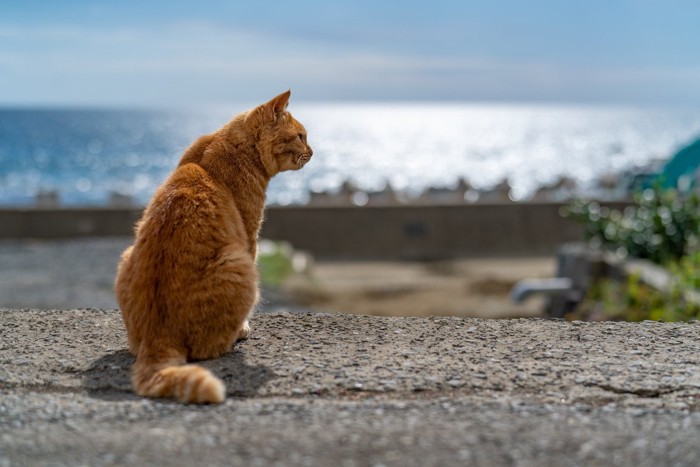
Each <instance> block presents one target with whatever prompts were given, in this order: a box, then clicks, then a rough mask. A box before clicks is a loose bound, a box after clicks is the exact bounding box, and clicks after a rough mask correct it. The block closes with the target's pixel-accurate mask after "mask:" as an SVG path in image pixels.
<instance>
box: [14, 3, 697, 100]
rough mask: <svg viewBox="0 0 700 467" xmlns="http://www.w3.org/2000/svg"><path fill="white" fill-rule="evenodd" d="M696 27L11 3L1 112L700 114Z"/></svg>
mask: <svg viewBox="0 0 700 467" xmlns="http://www.w3.org/2000/svg"><path fill="white" fill-rule="evenodd" d="M699 24H700V2H697V1H694V0H665V1H651V0H619V1H615V0H606V1H602V0H587V1H574V0H528V1H522V0H492V1H467V0H462V1H442V0H432V1H430V2H427V1H423V2H414V1H380V0H373V1H365V0H359V1H352V2H343V1H336V2H331V1H304V0H298V1H295V2H289V1H279V0H267V1H265V2H254V1H246V2H243V1H206V0H202V1H197V2H194V1H181V0H171V1H146V0H138V1H132V0H122V1H109V0H107V1H99V2H97V1H94V0H90V1H82V0H76V1H60V2H59V1H55V2H54V1H51V2H49V1H46V0H41V1H37V0H14V1H12V0H10V1H5V2H2V4H0V105H47V106H53V105H80V106H85V105H87V106H91V105H95V106H104V105H119V106H140V107H149V106H168V107H179V106H190V105H198V104H200V105H212V104H217V103H228V102H240V101H246V102H257V101H260V100H261V99H265V98H267V97H268V96H271V95H274V94H275V93H277V92H280V91H282V90H285V89H287V88H292V90H293V92H294V94H295V96H297V97H298V98H301V99H303V100H305V101H314V100H376V99H380V100H412V101H413V100H460V101H526V102H533V101H536V102H539V101H543V102H595V103H598V102H603V103H641V104H673V105H678V104H682V105H700V51H699V50H698V44H700V27H699V26H698V25H699Z"/></svg>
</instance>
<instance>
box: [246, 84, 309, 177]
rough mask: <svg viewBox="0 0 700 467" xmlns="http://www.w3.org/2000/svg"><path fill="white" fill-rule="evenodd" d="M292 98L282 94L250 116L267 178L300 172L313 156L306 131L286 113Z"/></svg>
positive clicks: (287, 93)
mask: <svg viewBox="0 0 700 467" xmlns="http://www.w3.org/2000/svg"><path fill="white" fill-rule="evenodd" d="M291 94H292V92H291V91H286V92H283V93H282V94H280V95H279V96H277V97H275V98H273V99H272V100H270V101H269V102H267V103H265V104H263V105H261V106H258V107H256V108H255V109H253V110H252V111H251V112H250V114H249V118H250V117H253V119H254V120H255V122H256V125H257V126H258V132H259V133H258V141H257V147H258V150H259V152H260V156H261V158H262V162H263V164H264V165H265V168H266V169H267V171H268V173H269V174H270V175H274V174H276V173H279V172H284V171H285V170H299V169H301V168H302V167H304V165H306V163H307V162H309V160H310V159H311V156H312V155H313V150H312V149H311V146H309V144H308V143H307V141H306V129H305V128H304V126H303V125H302V124H301V123H299V122H298V121H297V120H296V119H295V118H294V117H292V114H290V113H289V112H287V110H286V109H287V104H288V103H289V96H290V95H291Z"/></svg>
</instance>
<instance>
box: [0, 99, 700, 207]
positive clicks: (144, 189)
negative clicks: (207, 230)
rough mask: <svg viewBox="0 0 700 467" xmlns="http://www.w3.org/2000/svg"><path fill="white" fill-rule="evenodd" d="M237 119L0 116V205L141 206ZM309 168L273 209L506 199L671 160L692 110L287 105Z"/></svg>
mask: <svg viewBox="0 0 700 467" xmlns="http://www.w3.org/2000/svg"><path fill="white" fill-rule="evenodd" d="M245 108H246V107H240V106H235V105H231V106H227V107H225V108H224V107H221V108H216V109H197V110H188V111H185V110H125V109H114V110H105V109H26V108H25V109H0V205H6V206H8V205H9V206H29V205H32V204H33V203H34V202H35V199H36V196H37V194H38V193H42V192H43V193H46V192H55V193H56V195H57V196H58V198H59V200H60V203H61V204H63V205H66V206H87V205H90V206H95V205H97V206H101V205H106V204H108V203H109V202H110V199H113V196H114V195H115V194H118V195H125V196H129V197H132V198H133V200H134V201H135V202H136V203H139V204H144V203H146V202H147V201H148V199H149V198H150V197H151V195H152V194H153V192H154V190H155V189H156V187H157V186H158V185H159V184H160V183H162V181H163V180H164V179H165V178H166V177H167V175H168V173H170V172H171V171H172V170H173V168H174V167H175V166H176V165H177V162H178V160H179V158H180V155H181V154H182V152H183V151H184V149H185V148H186V147H187V146H188V145H189V144H190V143H191V142H192V141H193V140H194V139H195V138H197V137H198V136H200V135H203V134H207V133H210V132H212V131H214V130H216V129H217V128H219V127H220V126H221V125H222V124H224V123H225V122H226V121H227V120H228V119H230V118H231V117H232V116H234V115H235V114H237V113H238V112H240V111H241V110H244V109H245ZM290 111H291V112H292V114H293V115H294V116H295V117H296V118H297V119H298V120H299V121H301V122H302V123H303V124H304V125H305V126H306V129H307V131H308V140H309V143H310V144H311V146H312V147H313V149H314V156H313V158H312V160H311V162H310V163H309V164H307V166H306V167H305V168H304V169H302V170H300V171H297V172H287V173H282V174H280V175H278V176H276V177H275V178H274V179H273V181H272V183H271V184H270V187H269V189H268V202H269V203H270V204H279V205H289V204H298V203H305V202H306V201H307V200H308V199H309V193H310V192H312V191H313V192H324V191H325V192H334V191H338V190H339V188H340V186H341V184H342V183H343V182H344V181H351V182H352V183H354V184H355V185H357V186H358V187H359V188H361V189H363V190H366V191H378V190H382V189H383V188H384V187H385V186H386V185H387V184H391V186H392V187H393V188H394V189H395V190H399V191H403V192H406V193H407V194H409V195H418V194H420V193H421V192H422V191H424V190H426V189H428V188H429V187H439V188H449V187H452V186H455V185H456V184H457V183H458V181H459V180H460V179H464V180H467V181H468V182H469V183H471V185H472V186H474V187H475V188H477V189H484V190H487V189H489V188H490V187H493V186H494V185H496V184H498V183H499V182H501V181H502V180H505V179H507V180H508V181H509V183H510V185H511V187H512V195H513V198H514V199H516V200H527V199H528V198H529V197H530V196H532V194H533V193H534V192H535V190H537V188H538V187H540V186H543V185H547V184H552V183H554V182H556V181H557V180H558V179H559V178H560V177H570V178H573V179H574V180H576V182H577V184H578V185H579V187H580V190H582V191H583V192H585V191H586V190H590V189H593V188H594V187H595V186H596V184H597V183H598V181H599V180H600V179H601V178H602V177H606V176H609V175H611V174H619V173H622V172H624V171H629V170H632V169H634V168H635V167H640V166H644V165H646V164H649V163H651V162H654V161H658V160H664V159H667V158H669V157H670V156H671V155H672V154H673V153H674V152H675V151H677V150H678V149H680V148H682V147H683V146H685V145H687V144H689V143H690V142H692V141H694V140H695V139H697V138H698V137H700V109H697V108H695V109H693V108H660V107H634V106H605V105H541V104H537V105H530V104H502V103H499V104H475V103H408V102H406V103H314V104H293V105H291V107H290Z"/></svg>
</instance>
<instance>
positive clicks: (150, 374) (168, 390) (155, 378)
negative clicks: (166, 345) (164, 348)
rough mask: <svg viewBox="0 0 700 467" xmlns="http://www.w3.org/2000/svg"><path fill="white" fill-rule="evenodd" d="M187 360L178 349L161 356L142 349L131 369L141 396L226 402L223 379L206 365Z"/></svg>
mask: <svg viewBox="0 0 700 467" xmlns="http://www.w3.org/2000/svg"><path fill="white" fill-rule="evenodd" d="M185 363H186V360H185V356H184V355H182V354H179V353H177V352H175V351H169V352H160V353H159V354H158V355H152V354H146V353H145V352H139V356H138V358H137V359H136V363H135V364H134V366H133V368H132V378H131V380H132V383H133V386H134V390H135V391H136V393H137V394H139V395H141V396H146V397H161V398H171V399H177V400H178V401H180V402H184V403H187V404H207V403H208V404H219V403H221V402H223V401H224V399H225V398H226V387H225V386H224V383H223V381H221V380H220V379H219V378H217V377H216V376H214V375H213V374H212V373H211V372H210V371H209V370H207V369H206V368H203V367H201V366H199V365H185Z"/></svg>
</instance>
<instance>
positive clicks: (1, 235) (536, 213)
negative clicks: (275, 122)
mask: <svg viewBox="0 0 700 467" xmlns="http://www.w3.org/2000/svg"><path fill="white" fill-rule="evenodd" d="M610 205H611V207H619V206H623V205H622V204H617V205H612V204H610ZM562 206H563V205H562V204H560V203H510V204H474V205H436V206H391V207H379V206H378V207H308V206H299V207H270V208H268V209H267V212H266V221H265V224H264V225H263V230H262V236H263V237H265V238H270V239H273V240H286V241H289V242H290V243H292V244H293V245H294V246H295V247H296V248H299V249H303V250H307V251H309V252H311V253H312V254H314V255H315V256H316V257H318V258H323V259H391V260H395V259H414V260H415V259H418V260H423V259H426V260H428V259H441V258H450V257H479V256H481V257H483V256H502V255H503V256H504V255H509V256H537V255H550V254H553V253H555V252H556V250H557V248H558V247H559V245H561V244H562V243H566V242H570V241H575V240H579V239H580V238H581V235H582V228H581V226H580V225H578V224H577V223H576V222H574V221H572V220H570V219H566V218H563V217H561V215H560V210H561V208H562ZM140 215H141V209H138V208H74V209H20V208H12V209H10V208H5V209H0V239H9V238H38V239H54V238H72V237H86V236H120V235H127V236H128V235H131V234H132V231H133V225H134V223H135V222H136V220H137V219H138V218H139V216H140Z"/></svg>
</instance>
